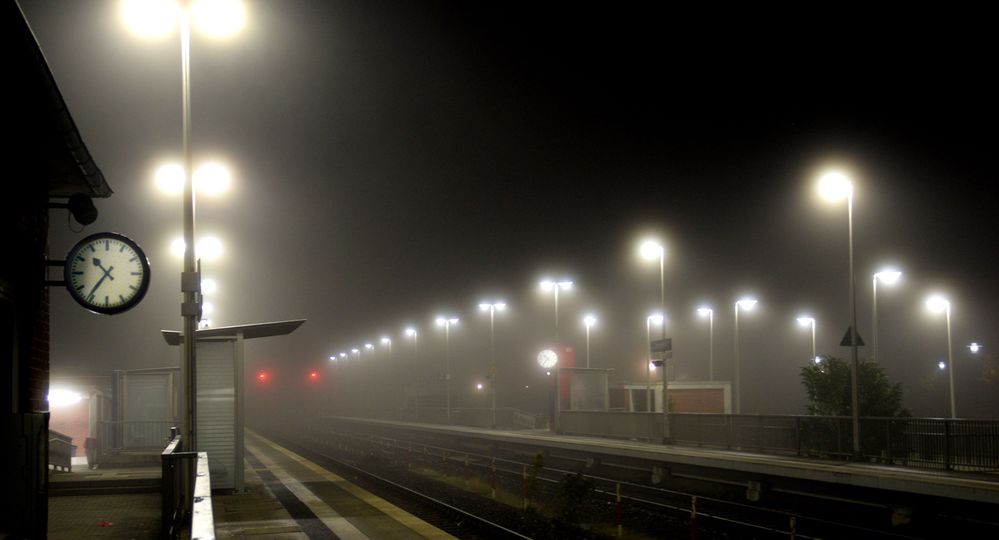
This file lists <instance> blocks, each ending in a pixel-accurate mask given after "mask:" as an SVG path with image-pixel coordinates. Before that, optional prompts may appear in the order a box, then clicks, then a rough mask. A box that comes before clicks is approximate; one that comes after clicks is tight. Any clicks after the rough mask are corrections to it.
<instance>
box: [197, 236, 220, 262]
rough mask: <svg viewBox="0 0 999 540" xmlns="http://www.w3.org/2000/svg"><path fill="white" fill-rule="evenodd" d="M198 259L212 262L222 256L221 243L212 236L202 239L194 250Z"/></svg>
mask: <svg viewBox="0 0 999 540" xmlns="http://www.w3.org/2000/svg"><path fill="white" fill-rule="evenodd" d="M194 253H195V255H197V256H198V257H200V258H202V259H205V260H209V261H213V260H215V259H218V258H219V257H221V256H222V242H221V241H220V240H219V239H218V238H215V237H214V236H208V237H206V238H202V239H201V241H199V242H198V244H197V245H196V246H195V248H194Z"/></svg>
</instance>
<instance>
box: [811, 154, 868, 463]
mask: <svg viewBox="0 0 999 540" xmlns="http://www.w3.org/2000/svg"><path fill="white" fill-rule="evenodd" d="M819 194H820V195H822V197H823V198H825V199H826V200H829V201H838V200H842V199H843V198H846V221H847V233H848V236H849V251H850V332H849V333H850V409H851V416H852V424H853V455H854V457H855V458H859V457H860V399H859V396H858V393H857V392H858V390H857V387H858V381H857V376H858V371H859V360H858V359H857V345H858V343H857V342H858V341H859V340H858V339H857V278H856V275H854V273H853V184H852V183H851V182H850V179H849V178H847V177H846V175H844V174H843V173H840V172H829V173H826V174H825V175H823V176H822V178H820V179H819Z"/></svg>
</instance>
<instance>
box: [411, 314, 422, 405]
mask: <svg viewBox="0 0 999 540" xmlns="http://www.w3.org/2000/svg"><path fill="white" fill-rule="evenodd" d="M413 375H414V377H413V379H414V380H415V381H416V392H414V394H415V396H414V398H415V400H416V421H417V422H419V421H420V378H421V377H420V334H419V333H418V332H413Z"/></svg>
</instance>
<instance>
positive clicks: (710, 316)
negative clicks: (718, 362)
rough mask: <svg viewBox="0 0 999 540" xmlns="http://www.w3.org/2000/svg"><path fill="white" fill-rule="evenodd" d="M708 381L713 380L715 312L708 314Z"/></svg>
mask: <svg viewBox="0 0 999 540" xmlns="http://www.w3.org/2000/svg"><path fill="white" fill-rule="evenodd" d="M708 380H710V381H713V380H715V310H713V309H712V310H711V311H709V312H708Z"/></svg>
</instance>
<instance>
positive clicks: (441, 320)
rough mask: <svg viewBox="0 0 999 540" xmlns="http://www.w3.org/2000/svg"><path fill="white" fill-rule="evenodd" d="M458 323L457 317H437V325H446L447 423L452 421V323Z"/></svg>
mask: <svg viewBox="0 0 999 540" xmlns="http://www.w3.org/2000/svg"><path fill="white" fill-rule="evenodd" d="M452 324H458V318H457V317H437V326H443V327H444V396H445V407H447V423H448V424H450V423H451V325H452Z"/></svg>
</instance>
